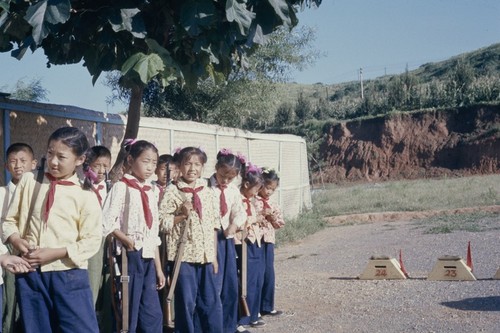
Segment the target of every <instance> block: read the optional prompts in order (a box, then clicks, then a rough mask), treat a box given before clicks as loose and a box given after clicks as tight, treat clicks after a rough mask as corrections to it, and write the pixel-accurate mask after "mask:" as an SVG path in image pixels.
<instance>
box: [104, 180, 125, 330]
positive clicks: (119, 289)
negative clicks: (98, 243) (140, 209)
mask: <svg viewBox="0 0 500 333" xmlns="http://www.w3.org/2000/svg"><path fill="white" fill-rule="evenodd" d="M125 202H130V192H129V189H128V187H127V188H126V192H125ZM128 207H129V206H128V205H126V210H127V218H128ZM127 226H128V221H127V223H124V229H125V230H124V233H125V234H126V233H127V230H126V229H127ZM116 256H117V244H116V240H115V239H114V237H113V236H112V234H110V235H109V236H108V264H109V268H110V275H111V278H110V280H111V294H112V295H111V300H112V301H111V303H112V306H113V312H114V315H115V320H116V329H117V332H120V333H127V332H128V331H129V297H128V296H129V295H128V283H129V281H130V276H129V275H128V258H127V249H126V248H125V247H124V246H122V251H121V259H122V260H121V264H122V267H121V271H120V267H119V266H118V262H117V260H116Z"/></svg>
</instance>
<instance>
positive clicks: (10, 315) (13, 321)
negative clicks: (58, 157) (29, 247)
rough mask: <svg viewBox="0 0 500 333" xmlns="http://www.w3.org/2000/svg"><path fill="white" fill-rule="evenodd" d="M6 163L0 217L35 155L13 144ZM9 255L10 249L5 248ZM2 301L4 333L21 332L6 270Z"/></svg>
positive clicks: (12, 280)
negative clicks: (5, 179)
mask: <svg viewBox="0 0 500 333" xmlns="http://www.w3.org/2000/svg"><path fill="white" fill-rule="evenodd" d="M6 157H7V161H6V163H5V167H6V169H7V171H8V172H9V173H10V175H11V180H10V182H9V183H8V184H7V186H4V187H0V204H2V208H1V217H2V218H4V217H5V215H6V214H7V209H8V207H9V204H10V202H11V199H12V196H13V194H14V190H15V189H16V185H17V183H18V182H19V180H20V179H21V177H22V175H23V174H25V173H26V172H30V171H32V170H34V169H35V167H36V163H37V161H36V159H35V154H34V153H33V149H32V148H31V147H30V146H29V145H28V144H26V143H20V142H19V143H13V144H11V145H10V146H9V147H8V148H7V153H6ZM7 248H8V250H9V252H10V253H12V247H11V246H10V245H8V246H7ZM3 282H4V284H3V300H2V305H3V306H2V310H3V316H2V324H3V325H2V326H3V332H4V333H16V332H18V331H20V330H21V328H20V326H21V323H20V318H19V317H20V314H19V307H18V306H17V304H16V303H17V302H16V279H15V276H14V275H13V274H12V273H10V272H9V271H8V270H7V271H6V272H5V273H4V281H3Z"/></svg>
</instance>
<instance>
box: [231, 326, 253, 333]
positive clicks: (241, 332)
mask: <svg viewBox="0 0 500 333" xmlns="http://www.w3.org/2000/svg"><path fill="white" fill-rule="evenodd" d="M235 333H251V332H250V331H249V330H247V329H245V327H243V326H242V325H240V326H238V328H236V332H235Z"/></svg>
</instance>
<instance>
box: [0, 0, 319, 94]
mask: <svg viewBox="0 0 500 333" xmlns="http://www.w3.org/2000/svg"><path fill="white" fill-rule="evenodd" d="M320 3H321V0H259V1H257V0H225V1H222V0H221V1H218V0H171V1H164V0H149V1H148V0H121V1H109V0H94V1H88V0H77V1H76V0H75V1H70V0H41V1H21V0H19V1H13V0H0V51H1V52H7V51H11V52H12V55H13V56H14V57H17V58H19V59H20V58H22V57H23V55H24V54H25V52H26V51H27V50H28V49H31V50H35V49H36V48H43V50H44V52H45V54H46V56H47V65H48V66H50V65H60V64H71V63H79V62H80V61H82V60H83V61H84V66H86V67H87V69H88V71H89V73H90V74H91V75H92V78H93V82H94V83H95V81H96V80H97V78H98V77H99V76H100V74H101V73H102V72H104V71H110V70H121V71H122V73H123V74H124V75H125V77H126V80H125V81H124V83H127V82H128V83H129V85H137V84H142V85H145V84H147V83H148V82H149V81H150V80H151V79H152V78H153V77H158V78H160V83H162V84H163V85H166V84H167V83H168V81H169V80H181V81H182V82H186V83H188V84H195V83H196V82H197V81H198V79H199V78H205V77H209V76H210V77H212V78H214V79H216V80H224V79H225V78H227V76H228V75H229V73H231V71H232V70H233V69H234V68H235V66H238V65H239V64H241V63H242V62H244V59H245V54H246V53H248V52H252V51H253V50H254V46H255V45H256V44H263V43H264V41H265V40H266V35H268V34H269V33H271V32H273V31H274V30H276V28H277V27H280V26H283V27H286V28H289V29H290V28H291V27H293V26H294V25H296V24H297V17H296V11H297V10H298V9H299V8H300V7H301V6H311V5H316V6H317V5H319V4H320Z"/></svg>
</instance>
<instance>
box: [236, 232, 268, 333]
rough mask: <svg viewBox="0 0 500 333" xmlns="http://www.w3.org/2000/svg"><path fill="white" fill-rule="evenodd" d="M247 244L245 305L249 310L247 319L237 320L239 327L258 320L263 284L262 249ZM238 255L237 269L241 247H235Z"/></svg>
mask: <svg viewBox="0 0 500 333" xmlns="http://www.w3.org/2000/svg"><path fill="white" fill-rule="evenodd" d="M246 243H247V304H248V308H249V310H250V316H249V317H242V318H240V320H239V324H240V325H248V324H250V322H254V321H257V320H258V319H259V311H260V300H261V295H262V294H261V292H262V283H263V282H264V248H263V247H262V246H261V247H259V246H257V242H255V243H254V244H252V243H250V242H249V241H248V240H247V241H246ZM236 251H237V253H238V262H239V267H240V268H241V245H239V246H237V247H236Z"/></svg>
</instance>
